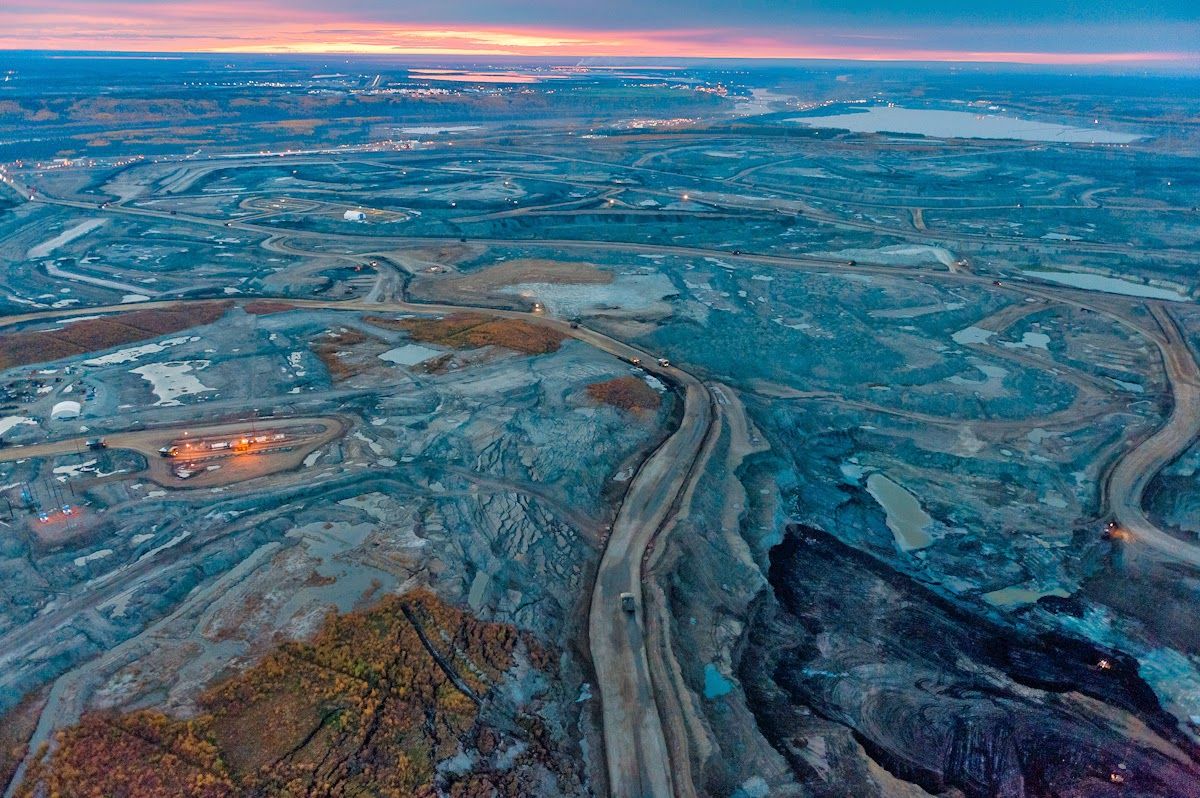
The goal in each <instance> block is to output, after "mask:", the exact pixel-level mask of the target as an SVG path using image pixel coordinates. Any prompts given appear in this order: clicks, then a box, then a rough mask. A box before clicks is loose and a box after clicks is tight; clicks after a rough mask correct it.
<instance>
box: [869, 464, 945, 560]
mask: <svg viewBox="0 0 1200 798" xmlns="http://www.w3.org/2000/svg"><path fill="white" fill-rule="evenodd" d="M867 492H868V493H870V494H871V496H872V497H874V499H875V501H877V502H879V506H880V507H882V508H883V511H884V512H885V513H886V514H887V525H888V529H890V530H892V534H893V535H894V536H895V537H896V545H897V546H899V547H900V550H901V551H916V550H917V549H923V548H925V547H926V546H928V545H929V544H930V543H933V538H932V537H930V536H929V533H928V532H926V531H925V530H926V528H927V527H928V526H929V525H930V524H932V523H933V519H932V518H930V517H929V513H927V512H925V510H924V509H923V508H922V507H921V503H920V502H919V501H917V497H916V496H913V495H912V494H911V493H909V492H908V491H907V490H906V489H905V488H904V487H903V486H901V485H899V484H897V483H895V482H893V481H892V480H890V479H888V478H887V477H885V476H884V475H883V474H879V473H875V474H871V476H869V477H867Z"/></svg>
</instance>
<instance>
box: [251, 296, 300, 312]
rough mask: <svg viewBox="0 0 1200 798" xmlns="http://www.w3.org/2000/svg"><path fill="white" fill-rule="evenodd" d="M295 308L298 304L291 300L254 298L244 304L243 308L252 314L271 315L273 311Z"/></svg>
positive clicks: (285, 310)
mask: <svg viewBox="0 0 1200 798" xmlns="http://www.w3.org/2000/svg"><path fill="white" fill-rule="evenodd" d="M295 309H296V306H295V305H293V304H292V303H291V302H283V301H281V300H278V299H252V300H250V301H249V302H247V303H246V304H244V305H242V310H244V311H246V312H247V313H249V314H250V315H252V316H269V315H271V314H272V313H286V312H287V311H289V310H295Z"/></svg>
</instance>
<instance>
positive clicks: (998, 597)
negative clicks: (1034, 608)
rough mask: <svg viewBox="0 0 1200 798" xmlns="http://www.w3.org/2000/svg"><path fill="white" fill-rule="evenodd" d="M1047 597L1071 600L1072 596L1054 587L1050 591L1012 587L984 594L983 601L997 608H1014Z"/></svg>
mask: <svg viewBox="0 0 1200 798" xmlns="http://www.w3.org/2000/svg"><path fill="white" fill-rule="evenodd" d="M1046 596H1058V597H1059V598H1070V596H1071V594H1070V593H1068V592H1067V591H1065V590H1063V589H1062V588H1061V587H1054V588H1050V589H1049V590H1035V589H1033V588H1027V587H1021V586H1019V585H1013V586H1012V587H1005V588H1001V589H1000V590H993V591H992V592H991V593H984V594H983V599H984V601H986V602H988V603H989V604H992V605H994V606H997V607H1013V606H1016V605H1018V604H1033V603H1034V602H1035V601H1037V600H1038V599H1041V598H1045V597H1046Z"/></svg>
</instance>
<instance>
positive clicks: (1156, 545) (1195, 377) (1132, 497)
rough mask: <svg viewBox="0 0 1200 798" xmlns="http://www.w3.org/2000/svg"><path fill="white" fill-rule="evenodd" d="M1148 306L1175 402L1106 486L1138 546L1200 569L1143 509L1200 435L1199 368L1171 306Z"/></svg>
mask: <svg viewBox="0 0 1200 798" xmlns="http://www.w3.org/2000/svg"><path fill="white" fill-rule="evenodd" d="M1146 306H1147V308H1149V310H1150V313H1151V315H1152V316H1153V317H1154V320H1155V322H1157V323H1158V326H1159V327H1160V328H1161V329H1162V332H1163V336H1162V337H1161V338H1160V337H1159V336H1157V335H1147V337H1149V338H1150V339H1151V340H1152V341H1154V342H1155V343H1156V344H1157V345H1158V348H1159V351H1160V352H1161V353H1162V360H1163V367H1164V368H1165V370H1166V373H1167V381H1168V383H1169V384H1170V386H1171V394H1172V399H1173V401H1172V406H1171V415H1170V416H1169V417H1168V418H1167V423H1166V424H1164V425H1163V426H1162V427H1160V428H1159V429H1158V431H1157V432H1155V433H1154V434H1153V435H1151V436H1150V437H1149V438H1146V439H1145V440H1144V441H1142V442H1141V443H1139V444H1138V445H1137V446H1135V447H1133V448H1132V449H1130V450H1129V451H1128V452H1126V453H1125V455H1124V456H1123V457H1121V458H1120V459H1119V460H1118V461H1117V463H1116V465H1115V466H1114V467H1113V468H1112V470H1111V471H1110V472H1109V474H1108V479H1107V481H1106V482H1105V496H1106V497H1107V501H1108V505H1109V508H1110V510H1111V512H1112V515H1113V519H1114V520H1115V521H1116V522H1117V524H1118V525H1119V526H1120V527H1121V528H1122V529H1123V530H1124V531H1125V532H1127V533H1129V534H1130V535H1131V536H1132V537H1133V545H1136V544H1137V543H1142V544H1145V545H1147V546H1149V547H1151V548H1153V549H1155V550H1157V551H1159V552H1161V553H1163V554H1166V555H1168V556H1170V557H1171V558H1173V559H1175V560H1178V561H1181V562H1186V563H1188V564H1189V565H1192V566H1193V567H1197V568H1200V549H1197V547H1196V546H1195V545H1194V544H1191V543H1188V542H1186V541H1183V540H1180V539H1178V538H1175V537H1172V536H1171V535H1168V534H1167V533H1166V532H1164V531H1162V530H1161V529H1159V528H1158V526H1156V525H1155V524H1154V522H1153V521H1151V520H1150V518H1149V517H1148V516H1147V515H1146V511H1145V510H1144V509H1143V507H1142V499H1143V496H1144V495H1145V493H1146V486H1147V485H1149V484H1150V481H1151V480H1152V479H1154V477H1155V475H1156V474H1158V472H1159V471H1161V470H1162V469H1163V468H1165V467H1166V466H1167V465H1168V464H1170V463H1171V462H1172V461H1173V460H1175V458H1177V457H1179V455H1180V454H1182V453H1183V452H1184V451H1186V450H1187V448H1188V447H1189V446H1191V444H1192V442H1193V441H1195V440H1196V437H1197V436H1198V435H1200V367H1198V366H1197V365H1196V358H1195V357H1194V356H1193V354H1192V351H1191V347H1190V346H1189V345H1188V342H1187V340H1186V339H1185V338H1184V337H1183V334H1182V333H1181V332H1180V330H1179V325H1178V323H1177V322H1176V321H1175V318H1174V317H1173V316H1172V315H1171V312H1170V310H1169V309H1168V307H1167V305H1166V304H1165V303H1162V302H1147V303H1146Z"/></svg>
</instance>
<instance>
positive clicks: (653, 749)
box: [0, 161, 1200, 798]
mask: <svg viewBox="0 0 1200 798" xmlns="http://www.w3.org/2000/svg"><path fill="white" fill-rule="evenodd" d="M273 162H274V161H273ZM244 165H252V162H247V163H246V164H244ZM604 165H605V166H611V164H604ZM5 182H7V183H9V185H10V186H12V187H13V188H14V190H16V191H17V192H18V193H19V194H21V195H22V196H23V197H24V198H25V199H27V200H29V199H31V197H32V192H30V191H29V190H28V189H27V188H25V187H22V186H20V185H18V184H16V183H15V182H13V181H12V180H8V179H6V181H5ZM697 198H702V199H703V200H704V201H705V202H706V203H711V204H716V205H722V206H725V207H728V208H733V209H739V210H754V211H778V212H787V213H794V214H797V215H803V216H808V217H810V218H814V219H815V220H817V221H825V222H828V223H831V224H835V225H838V226H843V227H859V228H863V229H870V230H875V231H878V230H879V229H881V228H880V226H879V225H875V224H873V223H862V222H853V221H848V220H846V219H842V218H833V217H832V216H831V215H829V214H826V213H824V212H820V211H814V210H813V209H812V208H810V207H807V206H803V205H802V204H801V203H799V202H789V201H786V200H765V201H759V200H751V199H749V198H746V197H742V196H738V195H731V194H720V193H707V194H700V193H698V194H697ZM32 201H36V202H43V203H48V204H57V205H63V206H68V207H75V208H83V209H87V210H92V211H96V210H100V211H102V212H107V213H120V214H126V215H131V216H141V217H152V218H156V219H170V220H172V221H175V222H181V223H189V224H196V225H203V226H209V227H223V228H236V229H240V230H243V231H246V232H253V233H257V234H262V235H263V236H264V237H266V239H267V240H268V241H269V242H271V243H272V246H274V247H276V248H279V249H283V248H286V249H287V250H288V251H292V249H291V248H288V247H286V244H284V243H283V242H282V241H281V240H280V239H281V238H284V237H287V238H296V239H303V238H308V239H317V240H321V241H323V242H342V243H345V244H348V245H351V246H354V247H363V246H366V247H368V248H369V249H370V251H372V252H378V251H379V250H380V249H381V248H385V247H388V246H399V245H409V246H419V245H423V244H444V243H448V242H452V241H455V240H457V239H452V238H448V237H411V238H410V237H391V238H383V237H380V238H374V237H364V236H354V235H345V234H324V233H310V232H306V231H302V230H280V229H277V228H270V227H265V226H260V225H256V224H252V223H250V220H249V219H244V220H236V219H235V220H224V219H213V218H209V217H202V216H194V215H183V214H180V215H173V214H169V213H168V212H165V211H153V210H149V209H144V208H130V207H126V206H123V205H120V204H111V205H105V206H104V207H102V208H98V207H97V206H96V205H95V204H94V203H86V202H81V201H75V200H64V199H55V198H52V197H47V196H45V195H41V194H39V195H37V196H36V198H33V199H32ZM782 204H786V207H781V205H782ZM529 212H530V211H529V210H525V209H522V210H521V211H519V213H521V214H525V213H529ZM555 212H558V213H563V212H564V210H563V209H561V208H559V209H555ZM565 212H567V213H570V212H571V211H565ZM913 218H914V227H915V228H916V229H914V230H910V231H907V232H906V233H903V234H901V233H898V232H897V231H896V230H892V229H890V228H888V229H887V232H888V233H889V234H892V235H901V236H902V237H908V238H915V237H919V238H920V239H921V240H923V241H928V240H930V238H931V236H930V234H929V233H928V232H927V231H925V230H922V229H920V228H921V227H923V224H924V222H923V218H921V216H920V214H914V217H913ZM932 238H935V239H937V240H944V239H945V238H947V236H946V235H945V234H939V235H936V236H932ZM960 238H966V239H968V240H977V239H982V236H973V235H966V236H962V237H960ZM471 240H472V242H474V243H481V244H494V245H501V246H503V245H512V244H513V243H514V241H513V240H511V239H490V238H484V239H480V238H472V239H471ZM517 243H530V244H534V243H536V244H539V245H542V246H549V247H555V248H559V249H563V250H567V251H572V250H588V251H591V252H595V251H596V250H605V251H621V252H631V253H651V254H666V255H680V256H692V257H695V256H700V257H712V256H720V257H722V258H723V259H726V260H728V261H731V262H755V263H763V264H770V265H776V266H784V267H790V268H821V269H828V268H829V267H830V266H837V267H839V268H842V269H846V270H848V271H856V272H862V273H868V274H869V273H882V274H888V275H892V276H895V275H905V274H908V275H910V276H915V275H920V276H921V277H922V278H924V279H930V278H932V279H939V280H956V281H963V282H969V283H975V284H980V285H983V284H990V283H991V282H992V281H991V279H989V278H987V277H982V276H978V275H974V274H970V273H969V272H930V271H928V270H923V269H917V268H911V269H909V268H905V267H898V266H894V265H886V264H870V263H860V264H854V265H853V266H851V265H849V264H847V263H846V262H845V261H840V260H836V259H832V258H823V257H811V256H807V257H806V256H781V255H752V254H746V255H732V254H730V253H728V252H724V251H721V250H715V249H707V248H702V247H690V246H672V245H654V244H634V243H624V242H607V241H595V242H593V241H581V240H577V239H575V240H536V241H534V240H530V241H528V242H519V241H518V242H517ZM1081 248H1084V249H1098V250H1101V251H1111V250H1119V249H1121V248H1120V247H1114V246H1112V245H1097V246H1095V247H1081ZM297 254H299V253H298V252H297ZM303 254H306V255H309V256H312V257H320V256H322V255H324V256H327V257H334V258H337V257H359V258H361V257H363V255H362V254H359V253H355V254H352V255H351V254H345V253H342V252H332V251H331V252H325V253H322V252H318V251H304V253H303ZM1002 290H1005V291H1014V292H1018V293H1024V294H1025V295H1027V296H1041V297H1044V298H1049V299H1051V300H1053V301H1063V302H1065V303H1067V304H1078V302H1079V300H1078V297H1079V296H1080V295H1081V294H1080V292H1079V291H1076V290H1071V289H1060V288H1055V287H1053V286H1045V285H1040V284H1033V283H1030V284H1027V285H1026V284H1010V285H1007V286H1005V287H1004V288H1003V289H1002ZM399 294H400V290H399V289H398V287H397V286H395V285H389V288H388V290H386V291H384V290H381V291H376V292H373V294H372V296H371V297H370V299H373V300H375V301H361V300H351V301H320V300H298V299H287V300H286V301H288V302H289V303H291V304H293V305H295V306H297V307H309V308H320V309H326V310H351V311H358V310H368V311H374V312H381V311H383V312H389V311H391V312H407V313H453V312H459V311H479V310H481V309H480V308H479V307H477V306H467V305H454V304H425V303H414V302H409V301H402V300H400V299H399V298H397V297H398V296H399ZM180 301H201V300H172V301H161V302H143V303H139V304H138V305H136V306H130V305H115V306H108V307H99V308H86V309H72V310H61V311H40V312H34V313H25V314H20V315H14V316H9V317H6V318H2V319H0V326H4V325H12V324H17V323H24V322H30V321H37V320H43V319H53V318H63V317H69V316H77V315H79V314H81V313H83V312H87V313H91V314H95V313H109V312H112V313H116V312H124V311H129V310H132V309H135V308H136V309H145V308H151V307H162V306H167V305H174V304H178V302H180ZM1112 303H1115V304H1116V305H1119V306H1120V307H1121V308H1122V309H1125V308H1128V307H1130V306H1132V305H1134V304H1143V305H1144V306H1145V307H1147V308H1148V309H1149V310H1150V314H1151V318H1152V320H1153V324H1154V325H1155V326H1154V327H1151V326H1149V325H1144V324H1142V323H1140V322H1137V321H1133V320H1132V319H1131V317H1130V315H1129V314H1127V313H1121V312H1115V311H1114V313H1113V315H1119V316H1120V318H1121V320H1122V322H1123V323H1126V324H1128V325H1130V326H1132V327H1134V329H1136V330H1137V331H1138V332H1139V333H1140V334H1142V335H1143V336H1144V337H1146V338H1147V339H1148V340H1150V341H1151V342H1153V343H1154V345H1155V346H1156V347H1157V348H1158V350H1159V352H1160V353H1161V356H1162V360H1163V363H1164V368H1165V372H1166V376H1167V379H1168V382H1169V384H1170V387H1171V393H1172V398H1173V404H1172V409H1171V413H1170V416H1169V417H1168V419H1167V421H1166V423H1165V424H1164V425H1163V426H1162V427H1161V428H1160V429H1159V430H1158V431H1157V432H1156V433H1154V434H1153V435H1151V436H1150V437H1148V438H1146V439H1145V440H1143V441H1141V442H1139V443H1138V444H1136V445H1134V446H1132V447H1131V448H1129V449H1128V450H1127V451H1126V452H1125V453H1124V454H1123V455H1122V456H1121V457H1120V458H1119V459H1118V460H1117V461H1116V463H1115V464H1114V465H1113V467H1112V468H1111V469H1110V471H1109V472H1108V476H1107V478H1106V480H1105V483H1104V500H1105V502H1106V503H1107V506H1108V509H1109V511H1110V512H1111V514H1112V516H1113V518H1114V519H1115V520H1116V522H1117V523H1118V524H1120V526H1121V527H1123V528H1124V529H1125V530H1126V531H1128V532H1129V534H1130V535H1131V537H1132V539H1133V542H1134V543H1137V542H1141V543H1144V544H1145V545H1146V546H1147V548H1149V549H1152V550H1154V551H1156V552H1158V553H1160V554H1161V555H1163V556H1166V557H1169V558H1171V559H1173V560H1176V561H1179V562H1183V563H1187V564H1189V565H1191V566H1193V567H1198V568H1200V549H1198V548H1197V547H1195V546H1193V545H1190V544H1188V543H1186V542H1184V541H1182V540H1179V539H1177V538H1175V537H1172V536H1171V535H1169V534H1168V533H1166V532H1164V531H1163V530H1161V529H1159V528H1158V527H1157V526H1156V525H1155V524H1154V523H1153V522H1152V521H1151V520H1150V519H1149V517H1148V516H1147V515H1146V513H1145V510H1144V509H1143V507H1142V500H1143V496H1144V493H1145V489H1146V486H1147V485H1148V484H1149V483H1150V481H1151V480H1152V479H1153V477H1154V476H1155V475H1156V474H1157V473H1158V472H1159V471H1160V470H1161V469H1162V468H1163V467H1164V466H1166V465H1167V464H1169V463H1170V462H1171V461H1172V460H1174V459H1175V458H1176V457H1178V456H1179V454H1181V453H1182V452H1183V451H1185V450H1186V449H1187V447H1188V446H1190V445H1191V444H1192V442H1194V441H1195V440H1196V438H1197V436H1198V435H1200V367H1198V366H1197V362H1196V359H1195V356H1194V354H1193V352H1192V351H1191V348H1190V346H1189V345H1188V342H1187V341H1186V339H1185V338H1184V336H1183V334H1182V332H1181V331H1180V329H1179V326H1178V321H1177V319H1176V318H1175V317H1174V315H1173V314H1172V311H1171V309H1170V307H1169V305H1168V303H1164V302H1151V301H1146V302H1139V301H1135V300H1127V299H1114V298H1113V297H1112V296H1110V295H1104V297H1103V299H1100V300H1099V301H1098V304H1101V305H1104V306H1106V307H1107V306H1109V305H1110V304H1112ZM486 312H488V313H490V314H492V315H495V316H498V317H503V318H521V319H526V320H529V321H532V322H535V323H537V324H542V325H545V326H548V327H551V328H554V329H556V330H558V331H559V332H561V333H562V334H564V335H566V336H569V337H571V338H574V339H577V340H579V341H581V342H583V343H586V344H588V345H590V346H593V347H596V348H597V349H600V350H602V351H604V352H607V353H609V354H611V355H613V356H616V357H619V358H622V359H624V360H626V361H628V360H631V359H633V358H640V359H641V361H642V363H643V364H644V368H645V369H646V370H647V371H648V372H650V373H652V374H654V375H655V376H657V377H658V378H659V379H661V380H663V381H664V382H667V383H668V384H670V385H671V386H672V388H673V389H674V390H675V391H676V393H677V395H679V396H680V397H681V399H682V403H683V407H682V412H681V414H680V423H679V426H678V428H676V429H675V430H674V431H673V432H672V433H671V434H670V435H669V436H668V437H667V438H666V439H665V440H664V441H663V442H662V443H661V444H660V445H659V446H658V448H656V449H655V450H654V451H653V452H652V453H651V454H650V455H649V456H648V457H647V458H646V460H645V461H643V463H642V464H641V467H640V468H639V469H638V471H637V473H636V474H635V475H634V477H633V479H632V480H631V481H630V483H629V486H628V489H627V491H626V494H625V496H624V498H623V500H622V502H621V505H620V508H619V510H618V513H617V516H616V519H615V521H614V523H613V527H612V531H611V534H610V536H609V538H608V540H607V543H606V545H605V548H604V551H603V554H602V556H601V560H600V564H599V567H598V570H597V574H596V579H595V584H594V586H593V590H592V595H591V605H590V610H589V617H588V631H589V645H590V649H591V657H592V663H593V667H594V669H595V676H596V681H597V686H598V690H599V694H600V702H601V708H602V709H601V711H602V719H603V731H604V734H603V737H604V747H605V761H606V766H607V774H608V780H609V792H610V794H612V795H614V796H620V798H626V797H637V798H641V797H642V796H654V797H655V798H667V797H668V796H672V795H676V794H689V793H690V792H691V787H690V785H685V784H680V783H678V780H677V778H676V776H675V774H678V773H680V772H681V771H686V770H687V768H680V767H676V766H675V763H674V762H673V759H675V758H678V757H680V756H683V757H686V756H687V753H686V750H684V751H683V752H682V753H680V752H679V750H678V749H679V744H678V741H677V740H673V742H674V743H675V745H674V746H672V747H669V746H668V743H667V736H666V734H665V733H664V728H666V727H670V728H683V727H684V726H685V724H684V723H683V721H682V720H681V718H680V708H679V707H678V706H675V705H673V704H672V703H671V702H670V701H664V699H665V697H667V696H669V695H671V691H669V690H664V689H663V684H664V680H666V679H667V678H668V676H667V675H666V674H664V673H662V666H661V664H659V665H658V667H655V666H654V665H653V664H652V662H653V661H654V660H655V659H656V658H655V657H648V655H647V647H648V646H650V647H654V646H658V645H661V641H658V640H654V639H651V637H652V634H651V632H650V631H648V625H647V624H646V622H645V621H646V617H647V612H648V611H649V610H650V608H649V607H648V606H647V599H646V596H645V595H644V594H643V578H644V573H643V564H644V561H645V558H646V556H647V552H648V551H650V550H651V547H652V545H654V544H655V538H656V536H657V535H659V534H660V533H664V534H665V532H666V531H667V530H669V529H670V527H671V521H672V519H673V517H674V516H675V514H676V513H677V512H678V511H679V508H680V506H681V504H683V503H685V501H686V497H687V495H688V492H689V490H690V489H691V488H693V487H694V486H695V480H696V479H697V477H698V474H697V471H698V464H700V463H701V462H702V461H704V460H705V458H703V457H702V453H703V452H704V451H705V450H706V446H708V445H709V441H710V440H711V435H712V434H713V430H714V429H716V428H717V427H716V425H717V424H718V422H721V419H722V418H723V417H724V416H723V411H718V410H716V409H715V403H716V402H717V401H719V397H720V395H719V394H717V395H714V392H713V391H712V390H711V389H710V388H709V387H708V386H706V385H705V384H704V383H702V382H701V381H700V380H699V379H698V378H697V377H696V376H694V375H692V374H690V373H688V372H686V371H684V370H682V369H679V368H677V367H660V366H658V365H656V356H655V355H654V354H652V353H649V352H646V351H643V350H641V349H638V348H636V347H633V346H630V345H629V344H626V343H624V342H621V341H619V340H616V339H614V338H611V337H609V336H607V335H604V334H603V333H600V332H598V331H595V330H592V329H589V328H587V327H583V326H574V325H569V324H567V323H566V322H563V321H559V320H556V319H551V318H546V317H544V316H542V315H540V314H533V313H528V312H524V311H515V310H498V309H490V308H489V309H486ZM722 423H731V422H728V421H726V422H722ZM741 437H743V438H745V437H746V433H745V430H744V429H742V431H741ZM31 453H32V452H26V456H28V455H29V454H31ZM626 592H628V593H631V594H633V596H634V598H635V603H636V611H635V612H633V613H626V612H623V611H622V610H621V607H620V596H621V594H622V593H626ZM654 609H655V610H656V611H661V610H662V608H661V607H655V608H654ZM672 736H673V737H675V736H677V735H675V734H673V735H672ZM685 748H686V746H685ZM673 749H674V750H673ZM673 755H674V756H673Z"/></svg>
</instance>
